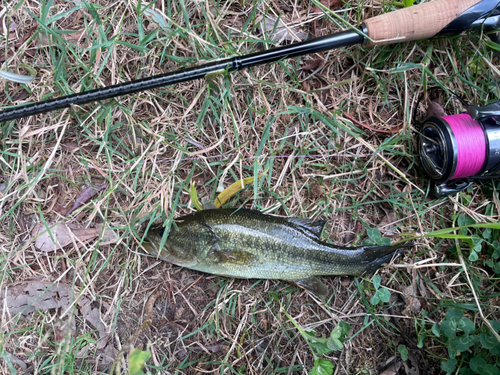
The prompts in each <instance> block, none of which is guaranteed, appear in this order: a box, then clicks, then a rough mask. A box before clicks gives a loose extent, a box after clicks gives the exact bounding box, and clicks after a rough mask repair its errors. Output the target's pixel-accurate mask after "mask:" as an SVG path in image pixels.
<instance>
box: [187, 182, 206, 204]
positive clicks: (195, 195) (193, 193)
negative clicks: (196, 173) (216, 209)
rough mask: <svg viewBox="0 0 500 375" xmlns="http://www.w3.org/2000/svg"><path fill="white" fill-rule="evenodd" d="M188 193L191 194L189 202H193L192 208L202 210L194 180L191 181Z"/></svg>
mask: <svg viewBox="0 0 500 375" xmlns="http://www.w3.org/2000/svg"><path fill="white" fill-rule="evenodd" d="M189 195H190V196H191V202H193V206H194V208H196V209H197V210H198V211H201V210H203V207H202V206H201V204H200V201H199V200H198V193H197V192H196V187H195V185H194V182H191V186H190V187H189Z"/></svg>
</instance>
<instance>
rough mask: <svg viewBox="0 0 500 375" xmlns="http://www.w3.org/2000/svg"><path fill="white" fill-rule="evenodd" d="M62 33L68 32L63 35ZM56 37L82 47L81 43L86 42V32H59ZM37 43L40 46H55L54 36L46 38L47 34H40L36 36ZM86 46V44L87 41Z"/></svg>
mask: <svg viewBox="0 0 500 375" xmlns="http://www.w3.org/2000/svg"><path fill="white" fill-rule="evenodd" d="M62 32H69V33H66V34H65V33H62ZM58 36H59V37H61V38H62V39H64V40H66V41H68V42H70V43H74V44H79V45H82V46H83V42H85V41H86V40H87V31H86V30H82V31H75V30H59V33H58ZM38 43H39V44H41V45H42V46H53V45H56V44H57V43H56V42H55V37H54V36H52V35H50V36H47V34H42V33H40V34H39V35H38ZM86 44H88V41H87V43H86Z"/></svg>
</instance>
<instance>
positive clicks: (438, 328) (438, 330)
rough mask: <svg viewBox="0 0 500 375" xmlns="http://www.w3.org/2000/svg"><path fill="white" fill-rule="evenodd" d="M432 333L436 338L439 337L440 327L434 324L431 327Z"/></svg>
mask: <svg viewBox="0 0 500 375" xmlns="http://www.w3.org/2000/svg"><path fill="white" fill-rule="evenodd" d="M432 333H434V334H435V335H436V337H439V336H441V331H440V327H439V324H438V323H434V324H433V325H432Z"/></svg>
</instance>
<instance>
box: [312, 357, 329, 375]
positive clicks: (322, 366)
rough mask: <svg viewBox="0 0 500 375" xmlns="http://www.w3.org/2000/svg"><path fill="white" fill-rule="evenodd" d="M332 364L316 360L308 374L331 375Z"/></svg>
mask: <svg viewBox="0 0 500 375" xmlns="http://www.w3.org/2000/svg"><path fill="white" fill-rule="evenodd" d="M332 374H333V363H332V362H330V361H329V360H328V359H317V360H315V361H314V368H313V369H312V370H311V371H310V372H309V375H332Z"/></svg>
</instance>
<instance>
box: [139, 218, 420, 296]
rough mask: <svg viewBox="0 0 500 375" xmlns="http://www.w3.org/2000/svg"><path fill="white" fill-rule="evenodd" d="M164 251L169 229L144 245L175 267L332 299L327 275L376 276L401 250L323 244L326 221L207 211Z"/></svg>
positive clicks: (154, 232) (177, 231)
mask: <svg viewBox="0 0 500 375" xmlns="http://www.w3.org/2000/svg"><path fill="white" fill-rule="evenodd" d="M175 223H176V225H172V228H171V230H170V233H169V234H168V238H167V240H166V242H165V246H164V247H163V248H161V249H160V244H161V239H162V236H163V232H164V229H163V228H156V229H150V230H149V231H148V233H147V235H146V239H145V241H144V242H143V246H144V248H145V249H146V250H147V251H148V252H149V253H150V254H152V255H155V256H157V257H158V258H159V259H162V260H165V261H168V262H170V263H173V264H176V265H179V266H183V267H187V268H190V269H193V270H197V271H203V272H207V273H212V274H216V275H221V276H229V277H236V278H257V279H280V280H286V281H290V282H294V283H296V284H298V285H299V286H301V287H303V288H305V289H308V290H310V291H312V292H314V293H316V294H320V295H324V294H326V293H327V289H326V286H325V285H324V284H323V283H322V282H321V280H319V279H318V278H317V276H322V275H325V276H326V275H353V276H360V275H363V274H365V273H371V272H374V271H376V270H377V269H378V268H380V266H382V265H383V264H384V263H388V262H389V261H390V260H391V258H392V257H393V256H395V255H396V254H398V253H399V250H398V249H400V248H401V247H409V246H411V245H408V244H405V245H400V246H361V247H342V246H334V245H331V244H329V243H326V242H323V241H321V239H320V235H321V231H322V230H323V227H324V226H325V224H326V221H324V220H315V221H314V220H310V219H298V218H282V217H278V216H272V215H267V214H263V213H261V212H259V211H254V210H246V209H215V210H204V211H199V212H196V213H194V214H190V215H187V216H183V217H180V218H178V219H176V220H175Z"/></svg>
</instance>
